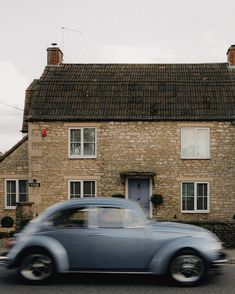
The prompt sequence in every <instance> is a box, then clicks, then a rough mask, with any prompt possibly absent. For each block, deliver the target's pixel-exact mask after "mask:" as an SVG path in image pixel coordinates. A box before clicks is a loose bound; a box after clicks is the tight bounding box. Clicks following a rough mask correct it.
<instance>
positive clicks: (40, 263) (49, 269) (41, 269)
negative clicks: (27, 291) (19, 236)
mask: <svg viewBox="0 0 235 294" xmlns="http://www.w3.org/2000/svg"><path fill="white" fill-rule="evenodd" d="M54 269H55V266H54V261H53V259H52V257H51V256H50V254H48V253H47V252H46V251H43V250H33V251H30V252H29V253H27V254H26V255H24V257H23V258H22V260H21V264H20V267H19V274H20V277H21V278H23V280H25V281H26V282H29V283H31V284H41V283H46V282H48V281H49V280H50V279H51V278H52V277H53V275H54V272H55V270H54Z"/></svg>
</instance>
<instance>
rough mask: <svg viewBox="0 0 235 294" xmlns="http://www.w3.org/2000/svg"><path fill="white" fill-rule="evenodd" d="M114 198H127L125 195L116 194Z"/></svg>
mask: <svg viewBox="0 0 235 294" xmlns="http://www.w3.org/2000/svg"><path fill="white" fill-rule="evenodd" d="M112 197H117V198H125V195H124V194H122V193H115V194H113V195H112Z"/></svg>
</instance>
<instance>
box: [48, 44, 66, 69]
mask: <svg viewBox="0 0 235 294" xmlns="http://www.w3.org/2000/svg"><path fill="white" fill-rule="evenodd" d="M51 45H52V46H54V47H49V48H47V65H60V64H61V63H63V56H64V55H63V52H62V51H61V50H60V48H59V47H55V46H56V45H57V44H56V43H53V44H51Z"/></svg>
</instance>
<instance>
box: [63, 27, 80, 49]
mask: <svg viewBox="0 0 235 294" xmlns="http://www.w3.org/2000/svg"><path fill="white" fill-rule="evenodd" d="M61 30H62V51H63V52H64V40H65V31H70V32H74V33H80V34H81V33H82V32H81V31H79V30H75V29H71V28H66V27H61Z"/></svg>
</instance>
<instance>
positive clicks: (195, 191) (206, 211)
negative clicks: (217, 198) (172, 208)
mask: <svg viewBox="0 0 235 294" xmlns="http://www.w3.org/2000/svg"><path fill="white" fill-rule="evenodd" d="M187 183H193V184H194V210H183V184H187ZM198 184H207V209H205V210H202V209H197V186H198ZM180 199H181V213H209V212H210V184H209V182H206V181H205V182H204V181H199V182H194V181H183V182H181V198H180Z"/></svg>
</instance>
